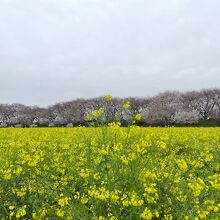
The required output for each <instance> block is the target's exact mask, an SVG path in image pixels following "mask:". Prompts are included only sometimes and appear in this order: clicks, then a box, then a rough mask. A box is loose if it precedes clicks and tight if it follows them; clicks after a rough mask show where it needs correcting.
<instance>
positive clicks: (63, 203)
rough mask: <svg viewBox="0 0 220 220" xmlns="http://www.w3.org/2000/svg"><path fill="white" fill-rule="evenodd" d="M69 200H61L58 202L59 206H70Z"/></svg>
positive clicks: (66, 198)
mask: <svg viewBox="0 0 220 220" xmlns="http://www.w3.org/2000/svg"><path fill="white" fill-rule="evenodd" d="M69 200H70V198H68V197H65V198H61V199H59V200H58V204H59V205H60V206H61V207H63V206H65V205H68V204H69Z"/></svg>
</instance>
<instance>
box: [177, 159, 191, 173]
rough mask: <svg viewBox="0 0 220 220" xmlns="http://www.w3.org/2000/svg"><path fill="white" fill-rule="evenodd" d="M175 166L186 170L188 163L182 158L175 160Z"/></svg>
mask: <svg viewBox="0 0 220 220" xmlns="http://www.w3.org/2000/svg"><path fill="white" fill-rule="evenodd" d="M176 163H177V166H178V167H179V168H180V169H181V170H182V171H184V172H186V171H187V170H188V165H187V163H186V161H185V160H184V159H179V160H176Z"/></svg>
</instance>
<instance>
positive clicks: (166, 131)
mask: <svg viewBox="0 0 220 220" xmlns="http://www.w3.org/2000/svg"><path fill="white" fill-rule="evenodd" d="M107 99H109V100H110V99H111V96H108V97H107ZM127 107H129V103H125V106H124V108H127ZM100 114H102V109H101V110H100V109H99V110H97V111H95V112H93V113H91V117H97V115H100ZM140 117H141V116H140V115H137V116H136V118H135V120H139V119H140ZM219 150H220V129H219V128H208V129H206V128H140V127H136V126H131V127H129V128H121V127H120V123H117V122H112V123H110V124H109V126H108V127H102V128H84V127H78V128H51V129H48V128H45V129H43V128H42V129H38V128H36V129H13V128H8V129H1V130H0V155H1V157H0V219H38V220H39V219H93V220H105V219H111V220H117V219H120V220H124V219H134V220H135V219H149V220H150V219H170V220H172V219H186V220H187V219H189V220H198V219H216V220H217V219H220V214H219V213H220V212H219V211H220V201H219V196H220V193H219V190H220V175H219V169H220V165H219V164H220V156H219V155H220V152H219Z"/></svg>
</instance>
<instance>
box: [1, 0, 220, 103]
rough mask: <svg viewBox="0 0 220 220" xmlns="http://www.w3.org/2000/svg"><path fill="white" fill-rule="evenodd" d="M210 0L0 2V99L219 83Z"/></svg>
mask: <svg viewBox="0 0 220 220" xmlns="http://www.w3.org/2000/svg"><path fill="white" fill-rule="evenodd" d="M219 10H220V2H219V1H218V0H209V1H206V0H194V1H190V0H175V1H174V0H169V1H163V0H157V1H154V0H147V1H146V0H120V1H117V0H111V1H107V0H106V1H103V0H78V1H71V0H64V1H58V0H41V1H40V0H32V1H29V0H21V1H16V0H1V1H0V77H1V87H0V102H9V103H10V102H22V103H25V104H38V105H48V104H52V103H55V102H58V101H61V100H62V101H63V100H72V99H75V98H78V97H84V98H87V97H94V96H100V95H103V94H105V93H112V94H113V95H114V96H148V95H152V94H155V93H157V92H160V91H164V90H168V89H169V90H173V89H175V90H180V91H185V90H191V89H201V88H203V87H206V88H207V87H219V85H220V73H219V71H220V63H219V60H220V25H219V20H220V15H219Z"/></svg>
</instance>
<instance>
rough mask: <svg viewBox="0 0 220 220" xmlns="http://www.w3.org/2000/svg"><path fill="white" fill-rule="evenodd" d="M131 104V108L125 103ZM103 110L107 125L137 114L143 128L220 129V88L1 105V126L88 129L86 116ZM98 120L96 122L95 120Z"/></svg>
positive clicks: (126, 122)
mask: <svg viewBox="0 0 220 220" xmlns="http://www.w3.org/2000/svg"><path fill="white" fill-rule="evenodd" d="M126 102H129V108H123V104H124V103H126ZM99 108H103V109H104V114H105V119H106V123H109V122H113V121H119V122H121V124H122V125H123V126H126V125H127V124H128V122H129V120H130V119H131V118H132V117H134V116H135V115H137V114H140V115H141V116H142V118H141V120H140V121H138V122H136V123H137V124H138V125H140V126H169V125H170V126H220V89H217V88H215V89H206V90H201V91H191V92H185V93H180V92H177V91H174V92H170V91H167V92H164V93H159V94H158V95H156V96H153V97H147V98H133V97H131V98H112V99H111V100H107V99H106V98H104V97H98V98H93V99H77V100H73V101H69V102H61V103H57V104H55V105H52V106H49V107H47V108H40V107H37V106H35V107H30V106H25V105H22V104H0V126H1V127H7V126H15V127H38V126H40V127H44V126H50V127H53V126H68V127H73V126H78V125H85V126H89V124H90V123H89V122H91V119H88V118H87V117H86V113H91V112H93V111H94V110H96V109H99ZM92 120H97V119H92Z"/></svg>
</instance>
